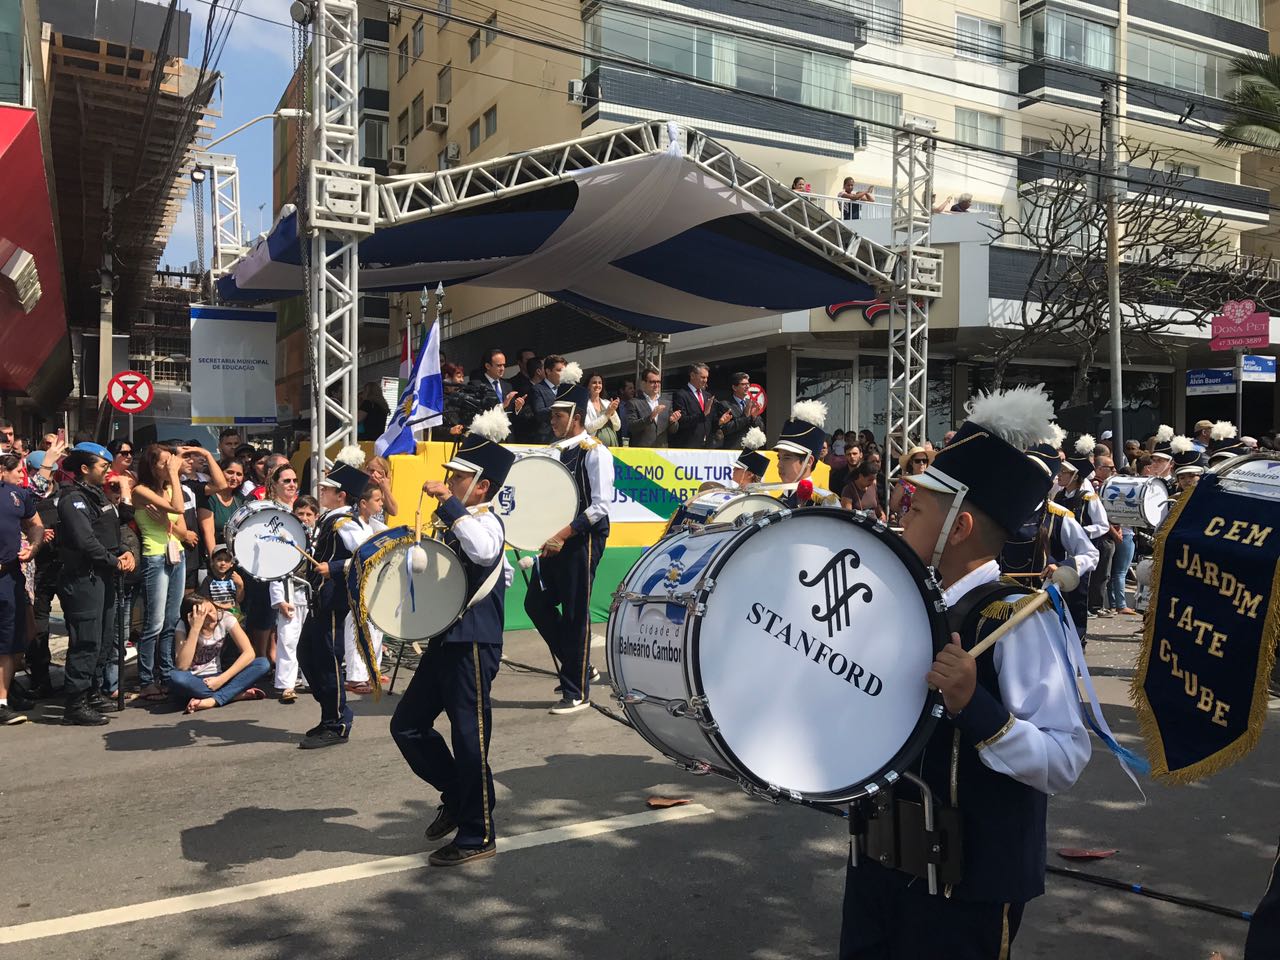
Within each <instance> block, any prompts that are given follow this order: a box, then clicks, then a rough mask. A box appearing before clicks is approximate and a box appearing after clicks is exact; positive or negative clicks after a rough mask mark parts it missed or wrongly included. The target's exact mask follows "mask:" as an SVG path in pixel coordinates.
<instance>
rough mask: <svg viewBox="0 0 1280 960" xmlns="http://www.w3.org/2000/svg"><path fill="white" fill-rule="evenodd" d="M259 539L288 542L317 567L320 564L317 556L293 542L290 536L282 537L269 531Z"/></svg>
mask: <svg viewBox="0 0 1280 960" xmlns="http://www.w3.org/2000/svg"><path fill="white" fill-rule="evenodd" d="M259 539H261V540H273V541H275V542H276V543H287V544H288V545H289V546H291V547H293V549H295V550H297V551H298V552H299V553H300V554H302V555H303V556H304V557H306V558H307V559H308V560H310V561H311V563H312V564H313V565H314V566H317V567H318V566H320V561H319V560H317V559H316V558H315V557H313V556H312V555H311V554H309V553H307V551H305V550H303V549H302V548H301V547H300V546H298V545H297V544H296V543H294V542H293V541H292V540H290V539H289V538H288V537H280V536H277V535H275V534H273V533H269V534H264V535H263V536H261V537H259Z"/></svg>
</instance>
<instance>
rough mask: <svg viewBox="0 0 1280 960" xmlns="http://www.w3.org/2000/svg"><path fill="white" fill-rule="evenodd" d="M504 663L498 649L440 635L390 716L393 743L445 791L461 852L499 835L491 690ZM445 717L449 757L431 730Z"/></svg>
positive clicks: (421, 773)
mask: <svg viewBox="0 0 1280 960" xmlns="http://www.w3.org/2000/svg"><path fill="white" fill-rule="evenodd" d="M501 660H502V646H501V645H500V644H496V643H446V642H445V641H444V640H442V639H440V638H439V637H436V638H435V639H433V640H431V641H430V642H429V643H428V644H427V652H426V655H425V656H423V658H422V662H421V663H420V664H419V665H418V669H417V671H416V672H415V673H414V675H413V679H412V680H411V681H410V682H409V689H408V690H406V691H405V693H404V698H403V699H402V700H401V701H400V703H399V705H398V706H397V707H396V712H395V713H394V714H393V715H392V717H391V736H392V737H394V738H395V741H396V746H397V747H399V748H400V752H401V753H402V754H404V758H405V760H406V761H408V763H409V767H410V768H411V769H412V770H413V772H414V773H416V774H417V775H418V777H419V778H420V779H422V780H425V781H426V782H427V783H429V784H431V786H433V787H435V788H436V789H437V790H439V791H440V802H441V803H442V804H444V808H445V809H446V810H447V811H448V812H449V814H450V815H451V816H452V817H453V819H454V822H455V823H457V824H458V835H457V836H456V837H455V838H454V842H455V843H456V844H457V845H458V846H460V847H483V846H485V845H487V844H489V843H491V842H492V841H493V840H494V839H495V837H496V833H495V831H494V828H493V773H492V772H491V771H490V770H489V738H490V735H491V733H492V729H493V720H492V712H491V708H490V704H489V688H490V686H491V685H492V684H493V678H494V677H495V676H497V674H498V665H499V663H500V662H501ZM441 713H443V714H445V715H446V716H447V717H448V718H449V730H450V734H451V743H452V746H453V750H452V752H450V749H449V746H450V745H449V744H447V743H445V740H444V737H443V736H442V735H441V734H440V732H439V731H438V730H436V729H435V727H434V724H435V722H436V719H437V718H438V717H439V716H440V714H441Z"/></svg>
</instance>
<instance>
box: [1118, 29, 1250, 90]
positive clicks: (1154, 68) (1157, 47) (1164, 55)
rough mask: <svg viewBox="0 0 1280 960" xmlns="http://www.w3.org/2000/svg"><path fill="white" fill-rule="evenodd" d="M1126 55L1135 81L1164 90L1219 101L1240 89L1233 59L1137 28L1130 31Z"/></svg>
mask: <svg viewBox="0 0 1280 960" xmlns="http://www.w3.org/2000/svg"><path fill="white" fill-rule="evenodd" d="M1126 54H1127V58H1128V64H1127V66H1128V68H1129V78H1130V79H1131V80H1147V81H1149V82H1150V83H1155V84H1159V85H1160V86H1162V87H1172V88H1173V89H1175V90H1183V91H1186V92H1187V93H1201V94H1204V95H1205V96H1206V97H1219V98H1222V97H1225V96H1226V95H1227V94H1228V93H1230V92H1231V91H1232V90H1234V89H1235V86H1236V80H1235V78H1233V77H1232V76H1231V58H1230V57H1223V56H1218V55H1217V54H1214V53H1209V52H1207V51H1205V50H1196V49H1194V48H1192V47H1184V46H1182V45H1181V44H1177V43H1171V42H1170V41H1168V40H1164V39H1162V38H1160V37H1153V36H1149V35H1148V34H1145V33H1141V32H1139V31H1137V30H1133V29H1131V30H1130V31H1129V43H1128V46H1127V48H1126Z"/></svg>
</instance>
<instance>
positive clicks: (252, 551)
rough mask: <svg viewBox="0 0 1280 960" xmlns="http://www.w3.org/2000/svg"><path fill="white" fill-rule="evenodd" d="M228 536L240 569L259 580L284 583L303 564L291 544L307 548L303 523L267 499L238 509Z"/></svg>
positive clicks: (228, 543) (230, 522) (228, 528)
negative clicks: (282, 581) (281, 581)
mask: <svg viewBox="0 0 1280 960" xmlns="http://www.w3.org/2000/svg"><path fill="white" fill-rule="evenodd" d="M226 537H227V547H228V549H230V551H231V556H232V557H233V558H234V559H235V561H236V564H237V566H239V567H240V569H242V570H244V571H245V572H246V573H248V574H250V575H252V576H253V577H255V578H257V579H258V580H283V579H284V578H285V577H287V576H289V574H291V573H293V571H294V570H296V569H297V568H298V564H300V563H301V562H302V554H301V553H299V552H298V550H297V549H295V547H294V546H291V544H296V545H297V546H298V547H301V548H302V549H303V550H305V549H306V548H307V531H306V528H305V527H303V525H302V521H301V520H299V519H298V518H297V517H295V516H294V515H293V514H292V513H290V512H289V511H288V510H286V509H284V507H282V506H280V505H279V504H277V503H270V502H267V501H264V500H258V501H255V502H253V503H247V504H245V505H244V506H243V507H241V508H240V509H239V510H237V511H236V512H235V513H234V514H233V515H232V517H231V519H230V520H228V521H227V529H226ZM282 541H287V542H282Z"/></svg>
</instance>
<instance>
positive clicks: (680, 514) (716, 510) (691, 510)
mask: <svg viewBox="0 0 1280 960" xmlns="http://www.w3.org/2000/svg"><path fill="white" fill-rule="evenodd" d="M782 509H783V505H782V501H780V500H777V499H775V498H773V497H771V496H768V495H767V494H764V493H743V492H742V491H741V490H708V491H707V492H706V493H700V494H698V496H696V497H694V498H693V499H692V500H690V501H689V502H688V503H684V504H681V506H680V509H678V510H677V511H676V512H675V515H674V516H672V518H671V522H670V523H669V524H667V533H674V532H675V531H677V530H679V529H681V528H682V527H684V526H685V525H686V524H689V525H693V526H699V527H700V526H705V525H706V524H708V523H732V522H733V521H734V520H737V519H738V517H745V516H757V515H759V514H764V513H779V512H781V511H782Z"/></svg>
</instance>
